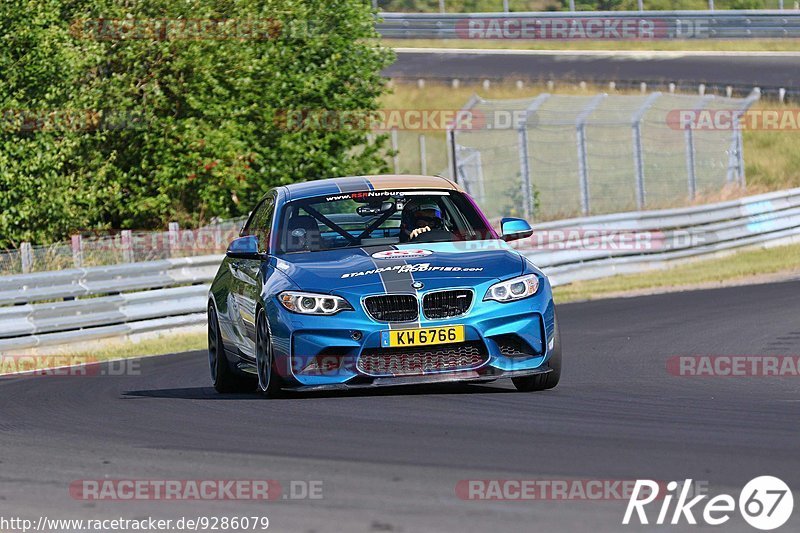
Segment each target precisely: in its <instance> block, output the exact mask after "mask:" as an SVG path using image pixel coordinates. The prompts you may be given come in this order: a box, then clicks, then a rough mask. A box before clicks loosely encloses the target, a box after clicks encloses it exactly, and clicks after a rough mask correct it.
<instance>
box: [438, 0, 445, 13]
mask: <svg viewBox="0 0 800 533" xmlns="http://www.w3.org/2000/svg"><path fill="white" fill-rule="evenodd" d="M444 12H445V8H444V0H439V13H444Z"/></svg>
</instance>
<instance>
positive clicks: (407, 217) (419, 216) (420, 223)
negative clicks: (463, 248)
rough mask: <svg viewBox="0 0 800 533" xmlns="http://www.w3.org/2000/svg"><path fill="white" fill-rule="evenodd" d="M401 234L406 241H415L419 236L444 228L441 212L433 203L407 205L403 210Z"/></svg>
mask: <svg viewBox="0 0 800 533" xmlns="http://www.w3.org/2000/svg"><path fill="white" fill-rule="evenodd" d="M403 220H404V227H403V233H404V234H407V235H408V237H407V240H413V239H416V238H417V237H418V236H419V235H421V234H423V233H425V232H427V231H431V230H440V229H443V228H444V220H442V210H441V209H440V208H439V206H438V205H437V204H436V203H435V202H423V203H421V204H417V205H408V206H406V208H405V209H404V210H403Z"/></svg>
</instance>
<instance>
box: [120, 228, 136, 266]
mask: <svg viewBox="0 0 800 533" xmlns="http://www.w3.org/2000/svg"><path fill="white" fill-rule="evenodd" d="M120 240H121V241H122V242H121V243H120V244H121V245H122V261H123V262H125V263H133V234H132V233H131V230H129V229H124V230H122V232H121V233H120Z"/></svg>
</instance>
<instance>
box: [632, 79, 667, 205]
mask: <svg viewBox="0 0 800 533" xmlns="http://www.w3.org/2000/svg"><path fill="white" fill-rule="evenodd" d="M660 96H661V93H660V92H655V93H652V94H651V95H650V96H648V97H647V99H646V100H645V101H644V103H643V104H642V106H641V107H640V108H639V109H637V110H636V113H634V115H633V119H632V120H631V130H632V134H633V165H634V170H635V172H636V208H637V209H639V210H642V209H644V206H645V203H646V189H645V186H644V154H643V153H642V119H643V118H644V114H645V113H646V112H647V110H648V109H650V108H651V107H652V106H653V104H654V103H655V101H656V100H658V98H659V97H660Z"/></svg>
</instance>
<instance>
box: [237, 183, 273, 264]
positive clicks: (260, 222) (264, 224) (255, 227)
mask: <svg viewBox="0 0 800 533" xmlns="http://www.w3.org/2000/svg"><path fill="white" fill-rule="evenodd" d="M274 212H275V199H274V198H272V197H269V198H266V199H265V200H264V201H263V202H261V203H260V204H259V205H258V207H256V210H255V211H254V212H253V215H252V216H251V217H250V220H249V221H248V222H247V225H246V226H245V228H244V230H243V231H242V235H243V236H245V235H255V236H256V237H258V244H259V248H261V250H259V251H261V252H266V251H267V248H268V247H269V237H270V231H271V230H272V215H273V213H274Z"/></svg>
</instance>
